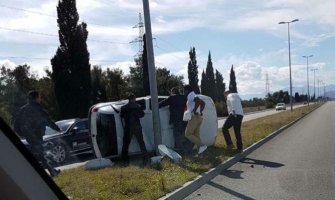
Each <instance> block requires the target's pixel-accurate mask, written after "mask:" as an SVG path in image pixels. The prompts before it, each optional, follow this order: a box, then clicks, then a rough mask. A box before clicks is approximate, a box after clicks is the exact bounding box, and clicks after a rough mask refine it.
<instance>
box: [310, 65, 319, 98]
mask: <svg viewBox="0 0 335 200" xmlns="http://www.w3.org/2000/svg"><path fill="white" fill-rule="evenodd" d="M316 70H318V69H311V71H313V72H314V101H315V71H316Z"/></svg>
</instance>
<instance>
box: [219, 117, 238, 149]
mask: <svg viewBox="0 0 335 200" xmlns="http://www.w3.org/2000/svg"><path fill="white" fill-rule="evenodd" d="M242 119H243V116H242V115H236V117H235V116H234V115H229V116H228V118H227V119H226V121H225V123H224V124H223V127H222V133H223V136H224V139H225V140H226V143H227V145H231V144H233V142H232V141H231V137H230V134H229V129H230V128H231V127H232V126H233V127H234V132H235V137H236V146H237V149H240V150H242V149H243V144H242V137H241V124H242Z"/></svg>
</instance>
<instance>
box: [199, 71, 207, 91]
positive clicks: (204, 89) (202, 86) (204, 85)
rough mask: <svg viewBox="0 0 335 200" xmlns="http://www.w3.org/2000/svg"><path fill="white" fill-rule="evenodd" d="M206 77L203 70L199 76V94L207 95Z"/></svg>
mask: <svg viewBox="0 0 335 200" xmlns="http://www.w3.org/2000/svg"><path fill="white" fill-rule="evenodd" d="M207 82H208V81H207V76H206V74H205V70H203V71H202V74H201V85H200V87H201V94H203V95H208V87H207Z"/></svg>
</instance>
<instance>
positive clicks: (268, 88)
mask: <svg viewBox="0 0 335 200" xmlns="http://www.w3.org/2000/svg"><path fill="white" fill-rule="evenodd" d="M265 77H266V78H265V97H266V96H267V95H268V94H269V93H270V83H269V74H268V72H266V75H265Z"/></svg>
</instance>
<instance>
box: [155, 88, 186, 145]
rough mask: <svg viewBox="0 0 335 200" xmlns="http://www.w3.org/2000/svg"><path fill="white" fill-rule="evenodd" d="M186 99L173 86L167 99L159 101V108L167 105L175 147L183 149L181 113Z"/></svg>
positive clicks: (183, 126)
mask: <svg viewBox="0 0 335 200" xmlns="http://www.w3.org/2000/svg"><path fill="white" fill-rule="evenodd" d="M186 101H187V98H186V96H185V95H182V94H180V93H179V91H178V89H177V88H176V87H174V88H172V89H171V95H170V96H169V97H168V98H167V99H165V100H163V101H161V102H159V108H162V107H164V106H169V110H170V124H172V126H173V136H174V140H175V148H176V149H183V143H184V141H185V136H184V134H183V133H184V129H185V122H184V121H183V114H184V110H185V108H186Z"/></svg>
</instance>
